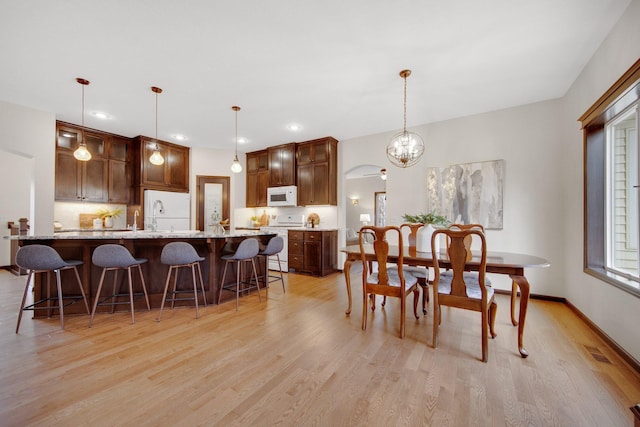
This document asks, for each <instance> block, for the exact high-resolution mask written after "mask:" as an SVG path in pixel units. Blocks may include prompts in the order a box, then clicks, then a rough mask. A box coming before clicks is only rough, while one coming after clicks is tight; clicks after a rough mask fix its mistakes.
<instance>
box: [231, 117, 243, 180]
mask: <svg viewBox="0 0 640 427" xmlns="http://www.w3.org/2000/svg"><path fill="white" fill-rule="evenodd" d="M231 109H232V110H233V111H235V112H236V156H235V157H234V158H233V163H232V164H231V172H233V173H240V172H242V165H241V164H240V162H239V161H238V111H240V107H238V106H237V105H234V106H233V107H231Z"/></svg>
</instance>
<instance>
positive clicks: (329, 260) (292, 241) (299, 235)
mask: <svg viewBox="0 0 640 427" xmlns="http://www.w3.org/2000/svg"><path fill="white" fill-rule="evenodd" d="M288 247H289V253H288V256H289V259H288V262H289V271H292V272H300V273H307V274H311V275H314V276H326V275H327V274H330V273H333V272H335V271H336V263H337V261H338V232H337V231H336V230H317V231H313V230H309V231H306V230H305V231H302V230H289V235H288Z"/></svg>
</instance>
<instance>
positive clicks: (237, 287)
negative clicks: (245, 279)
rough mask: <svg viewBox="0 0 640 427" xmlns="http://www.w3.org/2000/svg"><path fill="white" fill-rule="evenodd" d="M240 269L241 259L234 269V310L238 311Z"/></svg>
mask: <svg viewBox="0 0 640 427" xmlns="http://www.w3.org/2000/svg"><path fill="white" fill-rule="evenodd" d="M241 270H242V261H238V268H237V269H236V311H238V299H239V298H240V271H241Z"/></svg>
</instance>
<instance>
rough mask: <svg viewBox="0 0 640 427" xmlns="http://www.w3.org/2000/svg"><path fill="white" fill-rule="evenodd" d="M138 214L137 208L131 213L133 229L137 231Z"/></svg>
mask: <svg viewBox="0 0 640 427" xmlns="http://www.w3.org/2000/svg"><path fill="white" fill-rule="evenodd" d="M138 216H140V212H138V210H137V209H136V211H135V212H134V213H133V229H132V230H133V231H134V232H135V231H138Z"/></svg>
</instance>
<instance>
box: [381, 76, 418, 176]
mask: <svg viewBox="0 0 640 427" xmlns="http://www.w3.org/2000/svg"><path fill="white" fill-rule="evenodd" d="M410 75H411V70H402V71H400V77H402V78H403V79H404V104H403V105H404V127H403V130H402V132H398V133H396V134H395V135H393V137H392V138H391V141H389V144H387V157H388V158H389V160H391V163H393V164H394V165H396V166H399V167H401V168H406V167H409V166H413V165H415V164H416V163H417V162H418V161H419V160H420V158H421V157H422V154H423V153H424V141H423V140H422V138H421V137H420V135H418V134H417V133H413V132H407V77H409V76H410Z"/></svg>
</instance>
